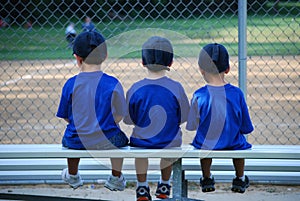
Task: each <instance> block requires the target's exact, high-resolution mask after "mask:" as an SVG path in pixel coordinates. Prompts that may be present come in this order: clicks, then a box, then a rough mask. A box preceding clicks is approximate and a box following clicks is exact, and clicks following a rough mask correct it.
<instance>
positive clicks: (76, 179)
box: [61, 168, 83, 190]
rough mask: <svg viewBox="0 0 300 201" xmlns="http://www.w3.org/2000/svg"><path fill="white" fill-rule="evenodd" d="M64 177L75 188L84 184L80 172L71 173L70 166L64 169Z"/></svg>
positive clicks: (62, 175)
mask: <svg viewBox="0 0 300 201" xmlns="http://www.w3.org/2000/svg"><path fill="white" fill-rule="evenodd" d="M61 177H62V179H63V180H64V181H65V182H67V183H68V184H69V185H70V186H71V187H72V188H73V189H74V190H75V189H76V188H78V187H80V186H82V185H83V181H82V179H81V176H80V175H79V173H77V175H75V176H74V175H69V171H68V168H65V169H63V171H62V173H61Z"/></svg>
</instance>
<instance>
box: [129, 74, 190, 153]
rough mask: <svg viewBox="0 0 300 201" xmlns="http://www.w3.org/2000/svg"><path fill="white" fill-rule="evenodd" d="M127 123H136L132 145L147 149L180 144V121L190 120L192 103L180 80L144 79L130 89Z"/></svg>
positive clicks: (163, 78) (131, 139) (131, 138)
mask: <svg viewBox="0 0 300 201" xmlns="http://www.w3.org/2000/svg"><path fill="white" fill-rule="evenodd" d="M126 102H127V105H128V115H126V117H125V118H124V122H125V123H126V124H133V125H134V128H133V132H132V135H131V137H130V145H131V146H136V147H144V148H165V147H175V146H180V145H181V143H182V133H181V129H180V124H182V123H183V122H185V121H186V120H187V115H188V110H189V102H188V99H187V96H186V94H185V92H184V89H183V87H182V86H181V84H180V83H178V82H175V81H173V80H171V79H169V78H167V77H162V78H159V79H154V80H152V79H143V80H141V81H139V82H137V83H135V84H133V86H132V87H131V88H130V89H129V90H128V92H127V95H126Z"/></svg>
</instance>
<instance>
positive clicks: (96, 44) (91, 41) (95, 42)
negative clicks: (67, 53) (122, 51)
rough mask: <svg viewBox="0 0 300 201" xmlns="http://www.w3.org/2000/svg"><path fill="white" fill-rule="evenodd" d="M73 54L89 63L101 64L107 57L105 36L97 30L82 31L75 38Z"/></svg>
mask: <svg viewBox="0 0 300 201" xmlns="http://www.w3.org/2000/svg"><path fill="white" fill-rule="evenodd" d="M73 54H76V55H78V56H80V57H82V58H83V59H84V61H85V62H86V63H88V64H101V63H102V62H103V61H104V60H105V59H106V57H107V47H106V43H105V38H104V37H103V36H102V35H101V34H100V33H98V32H97V31H85V32H82V33H80V34H79V35H78V36H77V37H76V38H75V41H74V45H73Z"/></svg>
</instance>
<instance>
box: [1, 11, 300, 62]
mask: <svg viewBox="0 0 300 201" xmlns="http://www.w3.org/2000/svg"><path fill="white" fill-rule="evenodd" d="M80 23H81V22H77V24H76V29H77V32H80V31H81V30H80V29H81V27H80V25H81V24H80ZM299 23H300V17H297V18H295V17H287V16H284V17H281V16H277V17H266V16H264V17H263V18H262V17H261V16H256V17H251V16H249V17H248V21H247V25H248V27H247V31H248V33H247V40H248V44H247V46H248V50H247V51H248V55H249V56H255V55H298V54H299V49H300V40H299V33H300V26H299ZM96 25H97V30H99V31H101V32H102V33H103V35H104V36H105V37H106V38H107V39H108V41H109V40H113V41H114V42H113V43H111V44H110V45H109V48H110V52H109V53H110V54H109V56H110V57H111V58H136V57H140V51H139V50H140V47H141V45H142V43H143V42H144V40H146V38H147V37H148V36H150V35H153V32H152V30H155V29H162V30H161V33H157V34H161V35H163V34H165V36H166V37H169V35H168V34H167V33H164V31H165V29H167V32H176V35H177V36H178V35H180V37H177V38H173V40H172V41H171V42H172V43H173V44H174V49H175V54H176V53H177V52H178V51H179V52H180V53H179V54H180V56H184V57H194V56H197V54H198V52H199V49H200V47H201V46H202V45H204V44H207V43H210V42H219V43H223V44H225V45H226V46H227V47H228V49H229V53H230V55H232V56H234V55H237V53H238V18H237V16H228V18H227V17H220V18H216V17H214V18H210V19H190V20H156V21H148V20H147V21H138V20H136V21H128V20H125V21H112V22H109V23H98V24H96ZM149 28H150V30H149ZM64 31H65V27H62V26H53V27H38V26H34V27H33V30H32V31H27V30H25V29H23V28H22V27H10V28H6V29H0V37H1V41H0V60H2V61H5V60H25V59H28V60H42V59H69V58H71V54H72V51H71V49H67V42H66V41H65V36H64ZM128 32H130V33H131V34H133V35H130V34H126V33H128ZM137 33H138V34H141V35H135V34H137ZM154 33H156V32H154ZM120 35H123V37H125V36H126V37H125V38H123V42H122V41H119V39H120ZM116 38H117V39H118V40H116ZM137 38H138V40H137ZM182 38H185V40H182ZM129 47H130V51H129V50H128V48H129Z"/></svg>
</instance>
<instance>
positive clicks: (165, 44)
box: [142, 36, 174, 71]
mask: <svg viewBox="0 0 300 201" xmlns="http://www.w3.org/2000/svg"><path fill="white" fill-rule="evenodd" d="M173 56H174V55H173V47H172V44H171V42H170V41H169V40H168V39H166V38H163V37H159V36H153V37H150V38H149V39H148V40H147V41H146V42H145V43H144V44H143V46H142V60H143V65H144V66H146V67H147V68H148V69H149V70H151V71H161V70H170V68H169V66H170V65H171V64H172V61H173Z"/></svg>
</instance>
